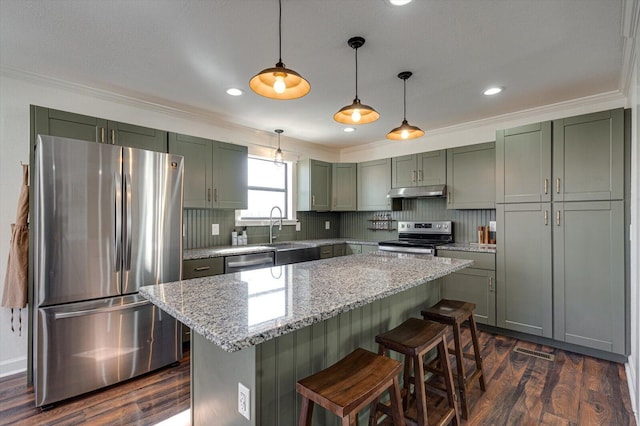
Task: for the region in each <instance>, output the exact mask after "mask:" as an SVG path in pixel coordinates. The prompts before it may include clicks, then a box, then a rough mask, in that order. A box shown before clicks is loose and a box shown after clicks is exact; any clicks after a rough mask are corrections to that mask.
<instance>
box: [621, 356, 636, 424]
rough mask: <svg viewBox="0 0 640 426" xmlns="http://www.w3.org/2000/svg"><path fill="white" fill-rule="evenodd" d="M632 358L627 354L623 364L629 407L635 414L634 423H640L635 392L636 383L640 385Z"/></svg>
mask: <svg viewBox="0 0 640 426" xmlns="http://www.w3.org/2000/svg"><path fill="white" fill-rule="evenodd" d="M633 361H634V360H633V358H632V357H631V356H629V360H628V361H627V363H626V364H625V365H624V370H625V372H626V373H627V385H628V386H629V398H630V399H631V409H632V410H633V414H634V415H635V416H636V424H638V425H640V407H639V406H638V405H640V402H639V401H638V396H640V395H638V394H636V385H637V386H639V387H640V377H638V375H637V372H636V371H635V367H634V363H633Z"/></svg>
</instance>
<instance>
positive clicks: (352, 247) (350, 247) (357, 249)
mask: <svg viewBox="0 0 640 426" xmlns="http://www.w3.org/2000/svg"><path fill="white" fill-rule="evenodd" d="M360 253H362V246H361V245H360V244H347V250H346V254H360Z"/></svg>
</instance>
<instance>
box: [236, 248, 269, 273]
mask: <svg viewBox="0 0 640 426" xmlns="http://www.w3.org/2000/svg"><path fill="white" fill-rule="evenodd" d="M274 263H275V262H274V256H273V253H261V254H250V255H241V256H228V257H225V259H224V269H225V271H224V272H225V274H228V273H231V272H241V271H246V270H249V269H256V268H259V267H265V268H266V267H269V266H273V265H274Z"/></svg>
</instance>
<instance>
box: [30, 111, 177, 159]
mask: <svg viewBox="0 0 640 426" xmlns="http://www.w3.org/2000/svg"><path fill="white" fill-rule="evenodd" d="M31 115H32V117H31V118H32V122H33V123H35V126H34V128H35V134H34V140H35V136H37V135H38V134H42V135H51V136H60V137H64V138H71V139H80V140H85V141H89V142H100V143H109V144H115V145H121V146H127V147H131V148H138V149H146V150H150V151H158V152H167V132H165V131H163V130H157V129H151V128H149V127H142V126H136V125H133V124H126V123H119V122H117V121H107V120H104V119H102V118H96V117H90V116H88V115H81V114H74V113H70V112H65V111H58V110H55V109H51V108H43V107H39V106H33V105H32V106H31Z"/></svg>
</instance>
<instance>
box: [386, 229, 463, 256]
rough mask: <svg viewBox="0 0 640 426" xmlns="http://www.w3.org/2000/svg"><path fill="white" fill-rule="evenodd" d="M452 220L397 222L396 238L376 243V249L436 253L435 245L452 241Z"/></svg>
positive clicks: (433, 254)
mask: <svg viewBox="0 0 640 426" xmlns="http://www.w3.org/2000/svg"><path fill="white" fill-rule="evenodd" d="M453 242H454V241H453V222H451V221H424V222H398V239H397V240H390V241H382V242H380V243H378V249H379V250H382V251H392V252H399V253H416V254H425V255H431V256H435V255H436V247H437V246H439V245H443V244H451V243H453Z"/></svg>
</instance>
